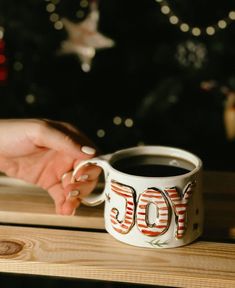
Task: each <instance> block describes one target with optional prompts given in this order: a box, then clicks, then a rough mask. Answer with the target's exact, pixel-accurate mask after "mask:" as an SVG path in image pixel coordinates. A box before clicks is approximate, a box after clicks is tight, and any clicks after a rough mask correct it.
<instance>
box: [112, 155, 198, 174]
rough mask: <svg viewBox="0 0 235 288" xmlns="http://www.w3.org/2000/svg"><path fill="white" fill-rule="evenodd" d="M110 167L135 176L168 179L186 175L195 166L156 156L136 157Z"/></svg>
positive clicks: (125, 159)
mask: <svg viewBox="0 0 235 288" xmlns="http://www.w3.org/2000/svg"><path fill="white" fill-rule="evenodd" d="M112 166H113V167H114V168H115V169H116V170H119V171H121V172H124V173H126V174H131V175H136V176H147V177H168V176H177V175H182V174H185V173H188V172H189V171H191V170H193V169H194V168H195V166H194V165H193V164H192V163H191V162H188V161H186V160H184V159H180V158H175V157H174V158H173V157H169V156H158V155H137V156H132V157H127V158H122V159H119V160H117V161H115V162H114V163H113V164H112Z"/></svg>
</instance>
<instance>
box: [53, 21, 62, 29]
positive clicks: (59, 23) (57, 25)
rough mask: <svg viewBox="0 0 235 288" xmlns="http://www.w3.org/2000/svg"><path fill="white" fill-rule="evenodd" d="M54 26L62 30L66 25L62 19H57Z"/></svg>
mask: <svg viewBox="0 0 235 288" xmlns="http://www.w3.org/2000/svg"><path fill="white" fill-rule="evenodd" d="M54 27H55V29H56V30H61V29H63V27H64V25H63V23H62V22H61V21H56V22H55V24H54Z"/></svg>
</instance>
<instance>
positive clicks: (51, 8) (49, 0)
mask: <svg viewBox="0 0 235 288" xmlns="http://www.w3.org/2000/svg"><path fill="white" fill-rule="evenodd" d="M45 2H46V11H47V12H48V13H49V20H50V21H51V22H52V24H53V27H54V28H55V30H62V29H63V28H64V25H63V22H62V21H61V17H60V15H59V14H58V12H57V6H58V5H59V3H60V2H61V1H60V0H45ZM88 7H89V2H88V0H81V1H80V2H79V8H78V9H77V11H75V15H76V17H77V18H78V19H82V18H84V16H85V9H87V8H88Z"/></svg>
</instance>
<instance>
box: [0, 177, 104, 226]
mask: <svg viewBox="0 0 235 288" xmlns="http://www.w3.org/2000/svg"><path fill="white" fill-rule="evenodd" d="M0 223H16V224H27V225H43V226H60V227H80V228H94V229H104V219H103V205H100V206H96V207H86V206H83V205H82V206H81V207H79V209H77V211H76V216H75V217H73V216H61V215H56V214H55V208H54V203H53V201H52V199H51V198H50V196H49V194H48V193H47V191H45V190H43V189H41V188H39V187H37V186H34V185H31V184H28V183H25V182H23V181H20V180H16V179H11V178H9V179H8V178H6V177H4V176H0Z"/></svg>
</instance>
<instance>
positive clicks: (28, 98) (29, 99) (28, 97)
mask: <svg viewBox="0 0 235 288" xmlns="http://www.w3.org/2000/svg"><path fill="white" fill-rule="evenodd" d="M35 100H36V97H35V96H34V95H33V94H28V95H26V97H25V101H26V102H27V103H28V104H33V103H34V102H35Z"/></svg>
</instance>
